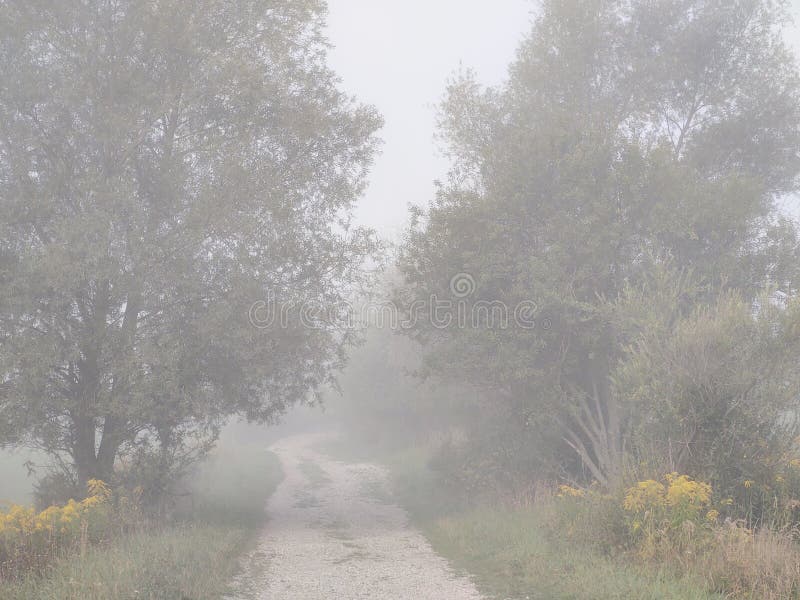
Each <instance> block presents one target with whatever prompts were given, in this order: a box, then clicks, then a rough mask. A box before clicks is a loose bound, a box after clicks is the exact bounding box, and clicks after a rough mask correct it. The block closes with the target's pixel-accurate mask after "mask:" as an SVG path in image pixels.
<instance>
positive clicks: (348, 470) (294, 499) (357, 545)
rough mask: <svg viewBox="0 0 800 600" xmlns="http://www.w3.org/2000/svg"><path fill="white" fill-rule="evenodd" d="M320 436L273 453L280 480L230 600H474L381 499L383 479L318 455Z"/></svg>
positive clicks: (467, 586) (376, 470)
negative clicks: (278, 462) (278, 461)
mask: <svg viewBox="0 0 800 600" xmlns="http://www.w3.org/2000/svg"><path fill="white" fill-rule="evenodd" d="M322 441H323V439H321V438H320V436H319V435H302V436H294V437H291V438H286V439H283V440H281V441H279V442H278V443H277V444H275V446H274V447H272V448H271V450H272V451H274V452H275V453H276V454H277V455H278V456H279V457H280V459H281V461H282V463H283V468H284V471H285V474H286V478H285V479H284V481H283V482H282V483H281V485H280V486H279V487H278V489H277V490H276V492H275V494H273V496H272V498H271V499H270V502H269V505H268V507H267V510H268V512H269V519H270V520H269V523H268V525H267V527H266V529H265V530H264V532H263V534H262V537H261V539H260V541H259V544H258V548H257V549H256V550H255V551H254V552H252V553H251V554H250V555H249V556H248V557H247V558H246V560H245V568H244V572H243V573H242V575H241V576H240V578H239V579H238V580H237V588H238V591H237V594H236V596H235V598H236V600H249V599H253V600H266V599H269V600H323V599H324V600H339V599H342V600H349V599H356V598H364V599H369V600H406V599H407V600H480V599H481V595H480V594H479V593H478V592H477V590H476V589H475V587H474V586H473V584H472V583H471V582H470V581H469V580H468V579H467V578H465V577H462V576H459V575H456V574H455V573H454V572H453V571H452V570H451V569H450V568H449V566H448V564H447V562H446V561H445V560H444V559H442V558H441V557H439V556H437V555H436V553H434V551H433V550H432V549H431V547H430V545H429V544H428V542H427V541H426V539H425V538H424V537H423V536H422V534H421V533H420V532H419V531H417V530H415V529H414V528H413V527H412V526H411V525H410V524H409V522H408V516H407V515H406V513H405V512H404V511H403V510H402V509H401V508H399V507H398V506H397V505H396V504H393V503H391V502H389V501H387V500H386V499H385V498H386V473H385V471H384V470H383V469H382V468H380V467H378V466H376V465H373V464H366V463H352V464H346V463H342V462H338V461H336V460H333V459H331V458H330V457H328V456H325V455H324V454H321V453H320V451H318V450H316V449H315V447H316V446H318V445H319V444H320V442H322Z"/></svg>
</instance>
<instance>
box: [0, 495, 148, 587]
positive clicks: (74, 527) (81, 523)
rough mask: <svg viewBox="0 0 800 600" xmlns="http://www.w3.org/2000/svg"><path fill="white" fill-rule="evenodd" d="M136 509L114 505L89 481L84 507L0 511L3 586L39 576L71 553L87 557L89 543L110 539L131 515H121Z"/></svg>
mask: <svg viewBox="0 0 800 600" xmlns="http://www.w3.org/2000/svg"><path fill="white" fill-rule="evenodd" d="M132 507H133V503H132V502H131V501H130V500H129V499H128V498H126V497H118V498H117V499H116V500H115V499H114V498H113V495H112V493H111V490H110V489H109V487H108V486H107V485H106V484H105V483H103V482H102V481H99V480H97V479H91V480H89V482H88V484H87V494H86V497H85V498H84V499H83V500H81V501H80V502H78V501H76V500H74V499H70V500H68V501H67V502H66V503H64V504H63V505H58V504H53V505H50V506H48V507H47V508H45V509H43V510H41V511H37V510H36V509H35V508H34V507H26V506H21V505H18V504H14V505H11V506H9V507H8V508H7V509H6V510H5V511H0V580H2V579H9V578H15V577H19V576H20V575H22V574H24V573H26V572H28V571H39V570H41V569H42V568H43V567H45V566H47V565H48V564H49V563H50V562H52V561H53V560H54V559H55V558H57V557H59V556H60V555H62V554H65V553H67V552H69V551H80V553H81V554H83V553H84V552H85V550H86V547H87V545H88V544H89V543H93V542H97V541H100V540H103V539H107V538H108V537H109V536H110V534H111V532H112V529H113V528H118V527H120V526H121V524H124V523H125V522H126V521H127V519H128V518H129V517H130V515H125V514H122V511H120V510H118V509H131V508H132ZM118 512H119V513H120V515H119V518H117V517H116V515H117V513H118Z"/></svg>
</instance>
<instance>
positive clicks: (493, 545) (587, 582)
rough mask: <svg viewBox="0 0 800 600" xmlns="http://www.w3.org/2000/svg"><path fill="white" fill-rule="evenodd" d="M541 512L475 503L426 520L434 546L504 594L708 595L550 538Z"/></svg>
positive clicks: (700, 599)
mask: <svg viewBox="0 0 800 600" xmlns="http://www.w3.org/2000/svg"><path fill="white" fill-rule="evenodd" d="M542 521H543V518H542V515H541V514H539V513H538V512H537V511H536V510H533V509H530V508H525V509H515V510H503V509H498V508H495V507H484V508H476V509H473V510H469V511H464V512H459V513H457V514H454V515H451V516H446V517H440V518H437V519H434V520H432V521H428V522H426V523H424V524H423V529H424V531H425V532H426V533H427V535H428V538H429V539H430V541H431V543H432V545H433V546H434V548H435V549H436V550H437V551H438V552H440V553H441V554H442V555H444V556H445V557H448V558H450V559H451V560H452V562H453V564H454V565H455V566H457V567H459V568H462V569H464V570H466V571H468V572H469V573H471V574H473V576H474V577H475V581H476V583H477V584H478V585H479V587H481V588H482V589H483V591H485V592H487V593H489V594H493V595H497V596H498V597H502V598H525V599H531V600H533V599H542V600H544V599H548V600H567V599H570V600H601V599H612V598H619V599H623V598H625V599H628V598H636V599H642V600H644V599H648V600H667V599H670V600H710V599H712V598H715V599H716V598H720V599H721V596H717V595H714V594H709V593H707V592H706V591H704V590H703V588H702V586H700V585H698V584H696V583H694V582H692V581H691V580H689V579H685V578H678V577H676V576H675V575H674V574H672V573H667V572H664V571H661V572H659V571H658V570H656V569H653V568H646V567H642V566H632V565H626V564H624V563H623V562H622V561H620V560H617V559H614V558H611V557H608V556H603V555H602V554H600V553H597V552H594V551H592V550H591V549H589V548H587V547H585V546H582V545H578V544H576V543H575V542H574V541H567V540H564V541H561V542H559V541H558V540H553V539H552V536H550V535H548V531H547V524H546V523H543V522H542Z"/></svg>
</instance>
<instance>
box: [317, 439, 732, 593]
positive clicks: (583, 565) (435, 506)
mask: <svg viewBox="0 0 800 600" xmlns="http://www.w3.org/2000/svg"><path fill="white" fill-rule="evenodd" d="M325 450H326V451H328V452H332V453H335V454H336V455H337V456H339V457H341V458H343V459H344V458H347V459H351V460H352V459H356V460H365V459H369V460H372V461H378V462H382V463H384V464H385V465H386V466H387V467H388V468H389V471H390V473H391V479H392V487H393V492H394V496H393V499H394V500H395V501H397V502H399V503H400V504H401V505H403V506H404V507H405V508H406V510H408V512H409V514H410V516H411V519H412V521H413V522H414V523H415V525H416V526H417V527H419V528H420V529H421V530H422V532H423V533H424V534H425V536H426V537H427V538H428V540H429V541H430V543H431V545H432V546H433V548H434V550H436V552H438V553H439V554H440V555H442V556H444V557H445V558H447V559H448V560H449V561H450V563H451V565H453V567H455V568H456V569H457V570H459V571H462V572H466V573H468V574H470V575H471V576H472V578H473V580H474V581H475V583H476V585H477V586H478V588H479V589H480V590H481V592H483V593H484V594H485V595H486V596H487V597H490V598H502V599H508V600H545V599H546V600H611V599H620V600H622V599H625V600H628V599H636V600H722V596H719V595H716V594H712V593H709V592H706V591H705V590H704V586H703V585H701V584H700V583H698V582H696V581H694V580H692V579H690V578H688V577H682V576H679V575H677V574H675V573H673V572H667V571H666V570H659V569H657V568H653V567H648V566H644V565H639V566H634V565H631V564H626V562H625V561H624V560H623V559H622V558H614V557H611V556H608V555H605V554H603V553H602V552H600V551H597V550H594V549H592V548H591V547H589V546H588V545H587V544H580V543H578V542H576V541H574V540H570V539H567V538H566V536H564V537H563V538H561V539H560V538H559V536H558V535H553V525H552V523H551V521H550V515H549V514H548V513H547V511H545V510H542V509H541V508H534V507H526V508H510V507H508V506H505V505H502V504H498V505H493V506H485V505H484V506H475V505H473V504H472V503H471V502H470V499H469V498H467V497H465V496H463V495H460V494H454V493H453V491H452V490H449V489H446V488H445V487H444V486H442V485H441V483H440V481H439V478H438V477H437V474H436V473H434V472H432V471H431V470H430V469H429V468H428V467H427V463H428V459H429V456H430V450H429V449H428V448H425V447H422V446H418V447H412V448H405V449H401V450H397V449H395V450H392V451H378V452H377V453H372V454H371V456H369V457H368V458H367V456H366V455H365V452H364V450H359V449H357V448H354V447H352V446H349V445H345V444H344V443H342V442H339V443H333V444H329V445H328V446H326V447H325Z"/></svg>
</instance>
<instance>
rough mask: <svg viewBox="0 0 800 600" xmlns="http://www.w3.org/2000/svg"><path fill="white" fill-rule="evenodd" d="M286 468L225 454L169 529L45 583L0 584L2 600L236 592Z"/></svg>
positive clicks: (33, 579) (92, 552)
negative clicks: (246, 554)
mask: <svg viewBox="0 0 800 600" xmlns="http://www.w3.org/2000/svg"><path fill="white" fill-rule="evenodd" d="M282 477H283V474H282V471H281V467H280V461H279V459H278V458H277V456H275V455H274V454H272V453H270V452H266V451H264V450H263V449H261V448H260V447H258V446H255V445H251V446H247V447H223V448H221V449H220V450H219V451H218V452H216V453H215V455H214V456H212V457H211V460H209V461H207V463H206V464H204V465H203V466H202V467H201V468H200V469H199V471H198V473H197V474H196V475H195V476H194V477H193V478H192V481H191V485H190V487H191V489H192V492H193V494H192V497H193V498H194V501H193V502H191V503H186V505H185V506H182V507H181V509H180V512H179V515H178V517H177V518H176V519H175V521H174V522H173V523H172V524H170V525H165V526H163V527H159V528H156V529H149V530H145V531H140V532H138V533H134V534H132V535H129V536H126V537H125V538H124V539H119V540H115V541H114V542H112V543H110V544H108V545H106V546H96V547H93V548H90V549H89V550H88V551H87V552H86V553H85V554H84V555H83V556H72V557H68V558H64V559H62V560H60V561H58V562H57V563H56V564H54V565H53V567H52V568H51V569H49V571H48V572H47V573H46V574H45V575H43V576H29V577H27V578H24V579H22V580H21V581H18V582H13V583H12V582H7V583H0V598H2V599H3V600H128V599H131V600H133V599H136V600H168V599H169V600H212V599H219V598H221V597H223V595H225V594H226V593H229V592H230V591H231V582H232V581H233V578H234V576H235V575H236V574H237V572H238V570H239V568H240V563H239V560H240V557H241V555H242V554H243V553H244V552H246V551H247V550H249V549H250V548H252V547H253V545H254V542H255V536H256V534H257V532H258V531H259V530H260V528H261V527H262V526H263V524H264V522H265V519H266V515H265V512H264V506H265V503H266V499H267V498H268V496H269V495H270V494H271V493H272V492H273V491H274V489H275V487H276V486H277V484H278V483H279V482H280V480H281V479H282Z"/></svg>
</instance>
